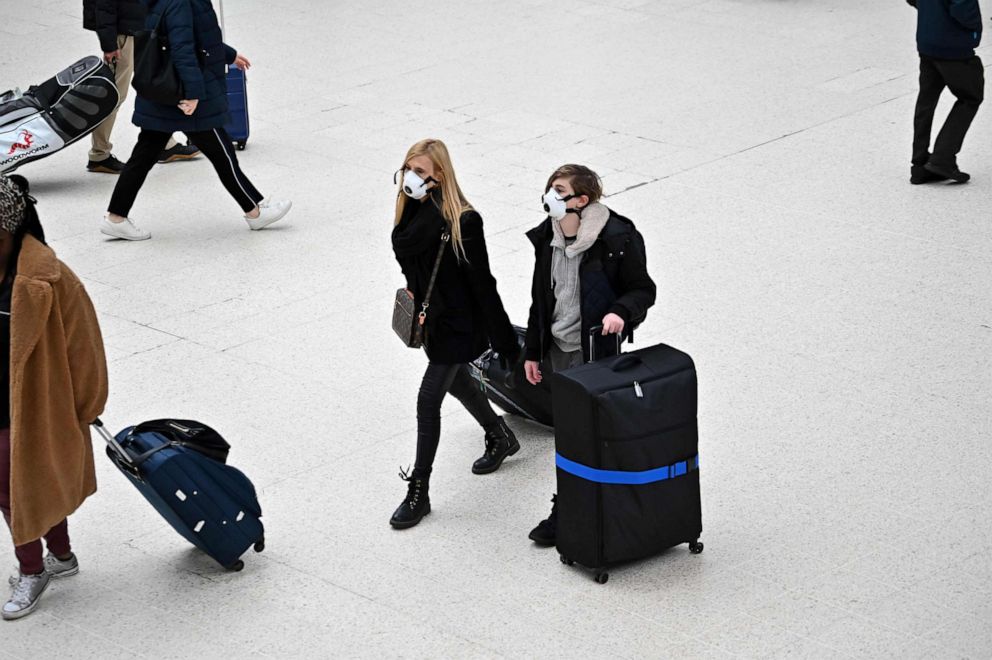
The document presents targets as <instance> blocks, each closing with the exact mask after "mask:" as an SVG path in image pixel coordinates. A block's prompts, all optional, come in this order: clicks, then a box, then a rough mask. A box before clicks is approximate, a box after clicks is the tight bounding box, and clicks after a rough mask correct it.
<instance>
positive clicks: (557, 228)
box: [551, 202, 610, 259]
mask: <svg viewBox="0 0 992 660" xmlns="http://www.w3.org/2000/svg"><path fill="white" fill-rule="evenodd" d="M609 219H610V209H608V208H606V206H604V205H603V204H600V203H599V202H593V203H592V204H590V205H589V206H587V207H586V208H585V210H584V211H583V212H582V220H581V221H580V222H579V233H578V234H577V235H576V237H575V242H574V243H572V244H571V245H569V246H568V247H566V246H565V233H564V232H563V231H562V230H561V221H560V220H555V219H553V218H552V220H551V228H552V229H553V230H554V233H555V235H554V238H553V239H551V247H556V248H561V249H562V250H564V251H565V256H567V257H569V258H570V259H571V258H573V257H577V256H578V255H580V254H582V253H583V252H585V251H586V250H588V249H589V248H591V247H592V244H593V243H595V242H596V239H597V238H599V235H600V233H601V232H602V231H603V227H605V226H606V221H607V220H609Z"/></svg>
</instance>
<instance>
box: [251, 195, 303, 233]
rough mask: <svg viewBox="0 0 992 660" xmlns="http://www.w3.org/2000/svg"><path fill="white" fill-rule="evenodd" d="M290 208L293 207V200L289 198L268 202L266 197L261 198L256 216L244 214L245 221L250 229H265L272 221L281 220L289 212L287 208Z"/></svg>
mask: <svg viewBox="0 0 992 660" xmlns="http://www.w3.org/2000/svg"><path fill="white" fill-rule="evenodd" d="M291 208H293V202H291V201H289V200H286V201H281V202H279V201H277V202H270V201H269V200H267V199H263V200H262V201H261V202H259V203H258V217H257V218H249V217H248V216H247V215H246V216H245V221H246V222H247V223H248V226H249V227H250V228H251V230H252V231H258V230H259V229H265V228H266V227H268V226H269V225H271V224H272V223H273V222H277V221H279V220H282V219H283V216H285V215H286V214H287V213H289V209H291Z"/></svg>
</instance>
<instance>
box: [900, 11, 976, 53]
mask: <svg viewBox="0 0 992 660" xmlns="http://www.w3.org/2000/svg"><path fill="white" fill-rule="evenodd" d="M907 2H909V4H911V5H913V6H914V7H916V9H917V11H918V12H919V15H918V16H917V22H916V49H917V50H918V51H919V53H920V55H925V56H927V57H932V58H934V59H946V60H967V59H971V58H972V57H974V56H975V49H976V48H977V47H978V45H979V44H980V43H981V42H982V12H981V9H980V8H979V6H978V0H907Z"/></svg>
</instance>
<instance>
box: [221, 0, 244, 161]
mask: <svg viewBox="0 0 992 660" xmlns="http://www.w3.org/2000/svg"><path fill="white" fill-rule="evenodd" d="M220 31H221V35H222V36H226V34H227V30H225V29H224V2H223V0H221V3H220ZM224 130H225V131H227V134H228V136H229V137H230V138H231V140H232V141H233V142H234V144H235V145H237V147H238V151H243V150H244V148H245V146H246V145H247V144H248V136H249V134H250V133H251V131H250V129H249V125H248V78H247V76H246V75H245V72H244V71H242V70H241V69H239V68H238V67H236V66H234V65H233V64H232V65H230V66H229V67H227V123H225V124H224Z"/></svg>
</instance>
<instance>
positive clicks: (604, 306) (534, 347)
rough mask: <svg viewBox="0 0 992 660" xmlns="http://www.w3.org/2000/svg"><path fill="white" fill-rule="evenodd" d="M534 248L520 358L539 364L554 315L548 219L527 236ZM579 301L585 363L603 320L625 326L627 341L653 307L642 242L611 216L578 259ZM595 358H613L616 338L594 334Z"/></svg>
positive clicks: (653, 292)
mask: <svg viewBox="0 0 992 660" xmlns="http://www.w3.org/2000/svg"><path fill="white" fill-rule="evenodd" d="M527 238H529V239H530V241H531V243H533V244H534V251H535V256H536V261H535V265H534V280H533V285H532V288H531V307H530V318H529V319H528V321H527V341H526V344H525V348H524V357H525V358H526V359H528V360H535V361H538V362H539V361H541V360H542V359H544V356H546V355H547V354H548V351H550V350H551V343H552V342H553V341H554V339H553V338H552V336H551V321H552V316H553V315H554V311H555V292H554V287H553V285H552V282H551V255H552V249H553V248H552V247H551V241H552V239H553V238H554V229H553V228H552V227H551V219H550V218H548V219H546V220H545V221H544V222H542V223H541V224H540V225H538V226H537V227H535V228H534V229H532V230H530V231H529V232H527ZM579 286H580V287H581V294H580V296H581V301H582V337H583V341H582V354H583V357H584V358H585V361H587V362H588V361H589V359H590V356H589V342H588V339H587V338H588V337H589V336H590V334H589V333H590V329H591V328H593V327H595V326H597V325H600V324H601V323H602V321H603V317H604V316H606V315H607V314H611V313H612V314H616V315H617V316H619V317H620V318H622V319H623V320H624V324H625V325H624V336H625V337H631V336H632V333H633V330H634V328H636V327H637V326H638V325H639V324H640V323H641V322H642V321H644V319H645V317H646V316H647V313H648V308H649V307H651V306H652V305H654V301H655V297H656V295H657V287H656V286H655V283H654V281H653V280H652V279H651V276H650V275H648V267H647V255H646V253H645V249H644V238H643V237H642V236H641V233H640V232H639V231H637V229H636V228H635V227H634V223H633V222H631V221H630V220H628V219H627V218H625V217H623V216H621V215H618V214H617V213H615V212H614V211H612V210H611V211H610V219H609V220H607V222H606V226H605V227H604V228H603V231H602V232H600V234H599V238H598V239H596V242H595V243H593V245H592V247H590V248H589V249H588V250H586V251H585V252H584V253H583V255H582V264H581V265H580V266H579ZM595 341H596V358H597V359H601V358H604V357H608V356H611V355H615V354H616V352H617V342H616V339H615V338H614V337H603V336H602V335H600V334H597V335H596V337H595Z"/></svg>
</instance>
